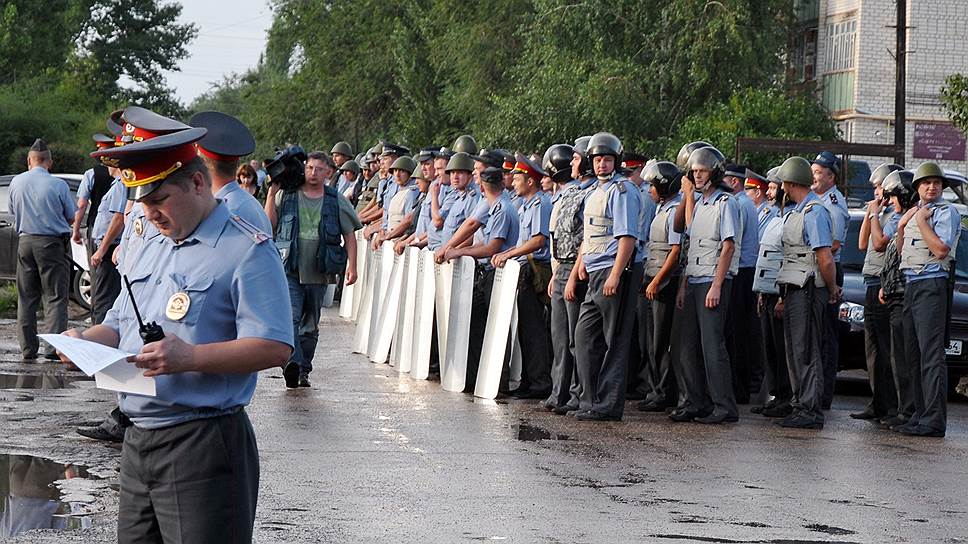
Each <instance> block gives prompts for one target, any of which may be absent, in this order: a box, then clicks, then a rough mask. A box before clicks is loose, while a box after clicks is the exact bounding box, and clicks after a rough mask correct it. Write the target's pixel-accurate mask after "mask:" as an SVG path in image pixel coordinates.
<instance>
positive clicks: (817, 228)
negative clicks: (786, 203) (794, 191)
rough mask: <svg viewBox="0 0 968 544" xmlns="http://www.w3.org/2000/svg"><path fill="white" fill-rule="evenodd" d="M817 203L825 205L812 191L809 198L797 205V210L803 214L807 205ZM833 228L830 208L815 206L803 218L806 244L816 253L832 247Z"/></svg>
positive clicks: (808, 195)
mask: <svg viewBox="0 0 968 544" xmlns="http://www.w3.org/2000/svg"><path fill="white" fill-rule="evenodd" d="M816 201H819V202H820V203H821V204H824V200H822V199H821V198H820V197H819V196H817V194H816V193H814V192H812V191H811V192H810V193H808V194H807V198H804V199H803V201H802V202H800V203H799V204H797V207H796V208H795V210H796V211H797V212H802V211H803V209H804V208H806V207H807V204H809V203H811V202H816ZM832 227H833V223H832V222H831V220H830V211H829V208H828V207H827V206H826V205H822V206H813V207H812V208H810V210H809V211H808V212H807V213H806V214H804V216H803V241H804V243H805V244H806V245H808V246H810V248H811V249H813V250H814V251H816V250H818V249H820V248H822V247H831V246H832V245H833V243H834V238H833V228H832Z"/></svg>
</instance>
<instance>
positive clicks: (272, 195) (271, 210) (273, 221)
mask: <svg viewBox="0 0 968 544" xmlns="http://www.w3.org/2000/svg"><path fill="white" fill-rule="evenodd" d="M278 192H279V186H278V185H276V184H272V185H270V186H269V191H268V192H267V193H266V205H265V211H266V215H267V216H269V224H270V225H272V231H273V232H275V231H276V225H277V224H278V223H279V215H278V214H276V193H278Z"/></svg>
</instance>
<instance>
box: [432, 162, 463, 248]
mask: <svg viewBox="0 0 968 544" xmlns="http://www.w3.org/2000/svg"><path fill="white" fill-rule="evenodd" d="M434 183H436V184H438V185H439V186H440V191H439V192H438V193H437V199H438V200H437V203H438V205H439V207H440V208H439V210H438V211H439V213H440V217H442V218H443V220H444V222H445V223H446V222H447V216H448V215H450V209H451V208H452V207H453V206H454V202H456V201H457V191H455V190H454V188H453V187H451V186H450V185H444V184H443V183H441V182H440V179H439V178H438V179H437V180H436V181H434ZM429 199H430V197H429V196H428V202H427V203H428V204H430V202H429ZM431 205H432V204H431ZM428 213H431V212H428ZM443 231H444V227H443V226H441V227H440V228H439V229H438V228H437V226H436V225H434V222H433V215H431V220H430V224H429V225H428V226H427V247H428V248H429V249H430V250H431V251H436V250H437V248H439V247H440V246H442V245H444V242H445V241H446V240H444V239H443Z"/></svg>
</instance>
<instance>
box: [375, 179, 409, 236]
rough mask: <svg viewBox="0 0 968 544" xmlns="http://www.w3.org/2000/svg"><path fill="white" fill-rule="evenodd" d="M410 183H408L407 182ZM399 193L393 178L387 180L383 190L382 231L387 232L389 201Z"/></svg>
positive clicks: (398, 186) (398, 185)
mask: <svg viewBox="0 0 968 544" xmlns="http://www.w3.org/2000/svg"><path fill="white" fill-rule="evenodd" d="M408 183H410V182H408ZM399 192H400V184H399V183H397V180H396V179H395V178H393V177H391V178H389V182H388V183H387V186H386V187H385V188H384V189H383V192H382V194H383V200H382V202H383V219H382V220H381V221H380V224H381V225H382V226H383V230H387V223H388V222H389V221H390V201H391V200H393V197H395V196H397V193H399Z"/></svg>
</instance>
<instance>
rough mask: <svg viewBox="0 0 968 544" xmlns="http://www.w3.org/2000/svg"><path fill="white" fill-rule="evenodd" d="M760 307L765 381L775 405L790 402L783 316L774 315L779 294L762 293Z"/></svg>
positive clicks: (790, 391) (791, 393) (790, 390)
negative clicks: (761, 304)
mask: <svg viewBox="0 0 968 544" xmlns="http://www.w3.org/2000/svg"><path fill="white" fill-rule="evenodd" d="M762 297H763V306H762V307H761V308H760V316H759V317H760V331H761V335H762V338H763V352H764V358H765V361H766V365H765V366H766V381H767V387H769V392H770V395H772V396H773V402H774V404H776V405H777V406H786V405H788V404H790V400H791V399H792V398H793V390H792V389H790V371H789V369H787V359H786V345H785V343H784V340H783V318H782V317H780V318H778V317H776V313H775V310H776V303H777V301H778V300H779V299H780V295H762Z"/></svg>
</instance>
